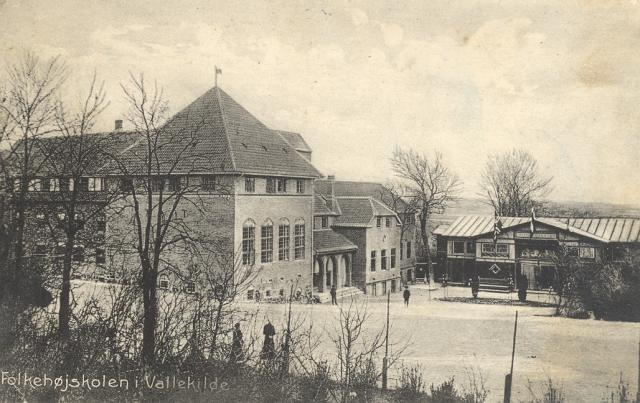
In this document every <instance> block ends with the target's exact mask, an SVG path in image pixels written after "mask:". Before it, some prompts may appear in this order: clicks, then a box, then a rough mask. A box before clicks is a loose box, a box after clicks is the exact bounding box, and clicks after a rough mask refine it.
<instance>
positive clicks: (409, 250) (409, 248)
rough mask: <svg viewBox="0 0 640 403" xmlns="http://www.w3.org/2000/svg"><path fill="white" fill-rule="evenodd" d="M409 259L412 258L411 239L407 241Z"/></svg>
mask: <svg viewBox="0 0 640 403" xmlns="http://www.w3.org/2000/svg"><path fill="white" fill-rule="evenodd" d="M407 259H411V241H407Z"/></svg>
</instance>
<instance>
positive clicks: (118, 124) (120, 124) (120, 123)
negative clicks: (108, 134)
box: [116, 119, 122, 132]
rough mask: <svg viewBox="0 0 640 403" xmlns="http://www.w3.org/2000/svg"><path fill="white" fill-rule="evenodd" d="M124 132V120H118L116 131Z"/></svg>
mask: <svg viewBox="0 0 640 403" xmlns="http://www.w3.org/2000/svg"><path fill="white" fill-rule="evenodd" d="M121 130H122V119H116V131H117V132H119V131H121Z"/></svg>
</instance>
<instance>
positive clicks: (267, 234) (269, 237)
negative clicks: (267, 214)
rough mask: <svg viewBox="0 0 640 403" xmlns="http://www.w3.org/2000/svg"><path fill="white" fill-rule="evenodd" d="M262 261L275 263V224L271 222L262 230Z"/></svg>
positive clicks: (267, 222) (263, 226)
mask: <svg viewBox="0 0 640 403" xmlns="http://www.w3.org/2000/svg"><path fill="white" fill-rule="evenodd" d="M260 261H261V262H262V263H269V262H273V223H272V222H271V221H270V220H267V221H266V222H265V223H264V224H262V227H261V228H260Z"/></svg>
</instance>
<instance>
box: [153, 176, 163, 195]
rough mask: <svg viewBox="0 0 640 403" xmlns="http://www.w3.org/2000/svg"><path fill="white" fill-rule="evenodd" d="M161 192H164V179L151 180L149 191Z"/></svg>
mask: <svg viewBox="0 0 640 403" xmlns="http://www.w3.org/2000/svg"><path fill="white" fill-rule="evenodd" d="M162 190H164V178H153V179H151V191H152V192H156V193H157V192H160V191H162Z"/></svg>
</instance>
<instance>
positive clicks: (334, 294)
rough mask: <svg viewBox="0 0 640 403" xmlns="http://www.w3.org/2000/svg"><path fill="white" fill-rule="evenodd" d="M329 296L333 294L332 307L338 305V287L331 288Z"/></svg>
mask: <svg viewBox="0 0 640 403" xmlns="http://www.w3.org/2000/svg"><path fill="white" fill-rule="evenodd" d="M329 294H331V305H338V300H337V299H336V286H335V285H332V286H331V291H329Z"/></svg>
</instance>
